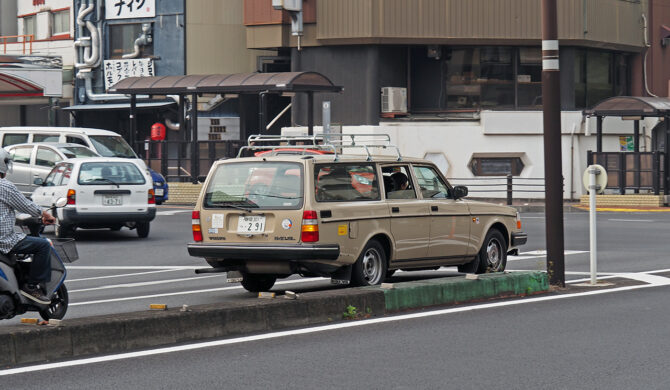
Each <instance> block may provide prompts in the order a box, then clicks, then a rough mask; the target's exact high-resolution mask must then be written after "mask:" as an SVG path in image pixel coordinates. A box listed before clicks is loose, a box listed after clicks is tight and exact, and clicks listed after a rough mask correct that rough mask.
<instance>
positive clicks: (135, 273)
mask: <svg viewBox="0 0 670 390" xmlns="http://www.w3.org/2000/svg"><path fill="white" fill-rule="evenodd" d="M174 271H180V270H178V269H163V270H160V271H147V272H134V273H132V274H118V275H105V276H93V277H90V278H80V279H67V284H70V283H74V282H85V281H89V280H98V279H111V278H122V277H126V276H137V275H149V274H158V273H162V272H174Z"/></svg>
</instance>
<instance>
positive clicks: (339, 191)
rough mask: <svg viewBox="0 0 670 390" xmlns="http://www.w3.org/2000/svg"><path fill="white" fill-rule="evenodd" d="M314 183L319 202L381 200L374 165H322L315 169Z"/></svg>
mask: <svg viewBox="0 0 670 390" xmlns="http://www.w3.org/2000/svg"><path fill="white" fill-rule="evenodd" d="M314 183H315V186H316V188H315V194H316V200H317V201H318V202H337V201H359V200H378V199H379V185H378V183H377V174H376V172H375V167H374V165H372V164H320V165H317V166H316V167H315V168H314Z"/></svg>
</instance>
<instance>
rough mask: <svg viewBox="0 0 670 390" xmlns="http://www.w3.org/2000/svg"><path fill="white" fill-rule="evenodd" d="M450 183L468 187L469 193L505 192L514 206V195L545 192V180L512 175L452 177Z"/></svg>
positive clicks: (509, 202) (509, 203) (508, 200)
mask: <svg viewBox="0 0 670 390" xmlns="http://www.w3.org/2000/svg"><path fill="white" fill-rule="evenodd" d="M484 182H486V183H484ZM449 183H451V185H464V186H466V187H468V193H492V192H497V193H500V192H504V193H505V194H506V198H507V204H508V205H511V204H512V200H513V199H514V194H519V193H534V192H541V193H544V191H545V188H544V186H545V183H544V178H530V177H514V176H512V175H507V176H487V177H452V178H449ZM473 187H474V188H473Z"/></svg>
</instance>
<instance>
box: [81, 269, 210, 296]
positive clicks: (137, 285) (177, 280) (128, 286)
mask: <svg viewBox="0 0 670 390" xmlns="http://www.w3.org/2000/svg"><path fill="white" fill-rule="evenodd" d="M222 276H223V275H221V274H219V275H204V276H192V277H188V278H179V279H167V280H152V281H149V282H136V283H124V284H108V285H106V286H98V287H91V288H81V289H79V290H68V293H76V292H85V291H97V290H108V289H113V288H133V287H143V286H152V285H156V284H165V283H175V282H184V281H189V282H190V281H196V280H200V279H209V278H220V277H222Z"/></svg>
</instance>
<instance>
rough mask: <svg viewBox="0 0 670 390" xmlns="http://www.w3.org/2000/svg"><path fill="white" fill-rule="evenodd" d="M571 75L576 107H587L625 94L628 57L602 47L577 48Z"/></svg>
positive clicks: (627, 92) (626, 93)
mask: <svg viewBox="0 0 670 390" xmlns="http://www.w3.org/2000/svg"><path fill="white" fill-rule="evenodd" d="M574 77H575V108H578V109H583V108H589V107H593V106H594V105H596V104H598V102H600V101H601V100H604V99H607V98H609V97H612V96H620V95H628V94H629V86H630V77H629V68H628V56H627V55H625V54H622V53H614V52H607V51H602V50H587V49H577V50H576V53H575V65H574Z"/></svg>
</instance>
